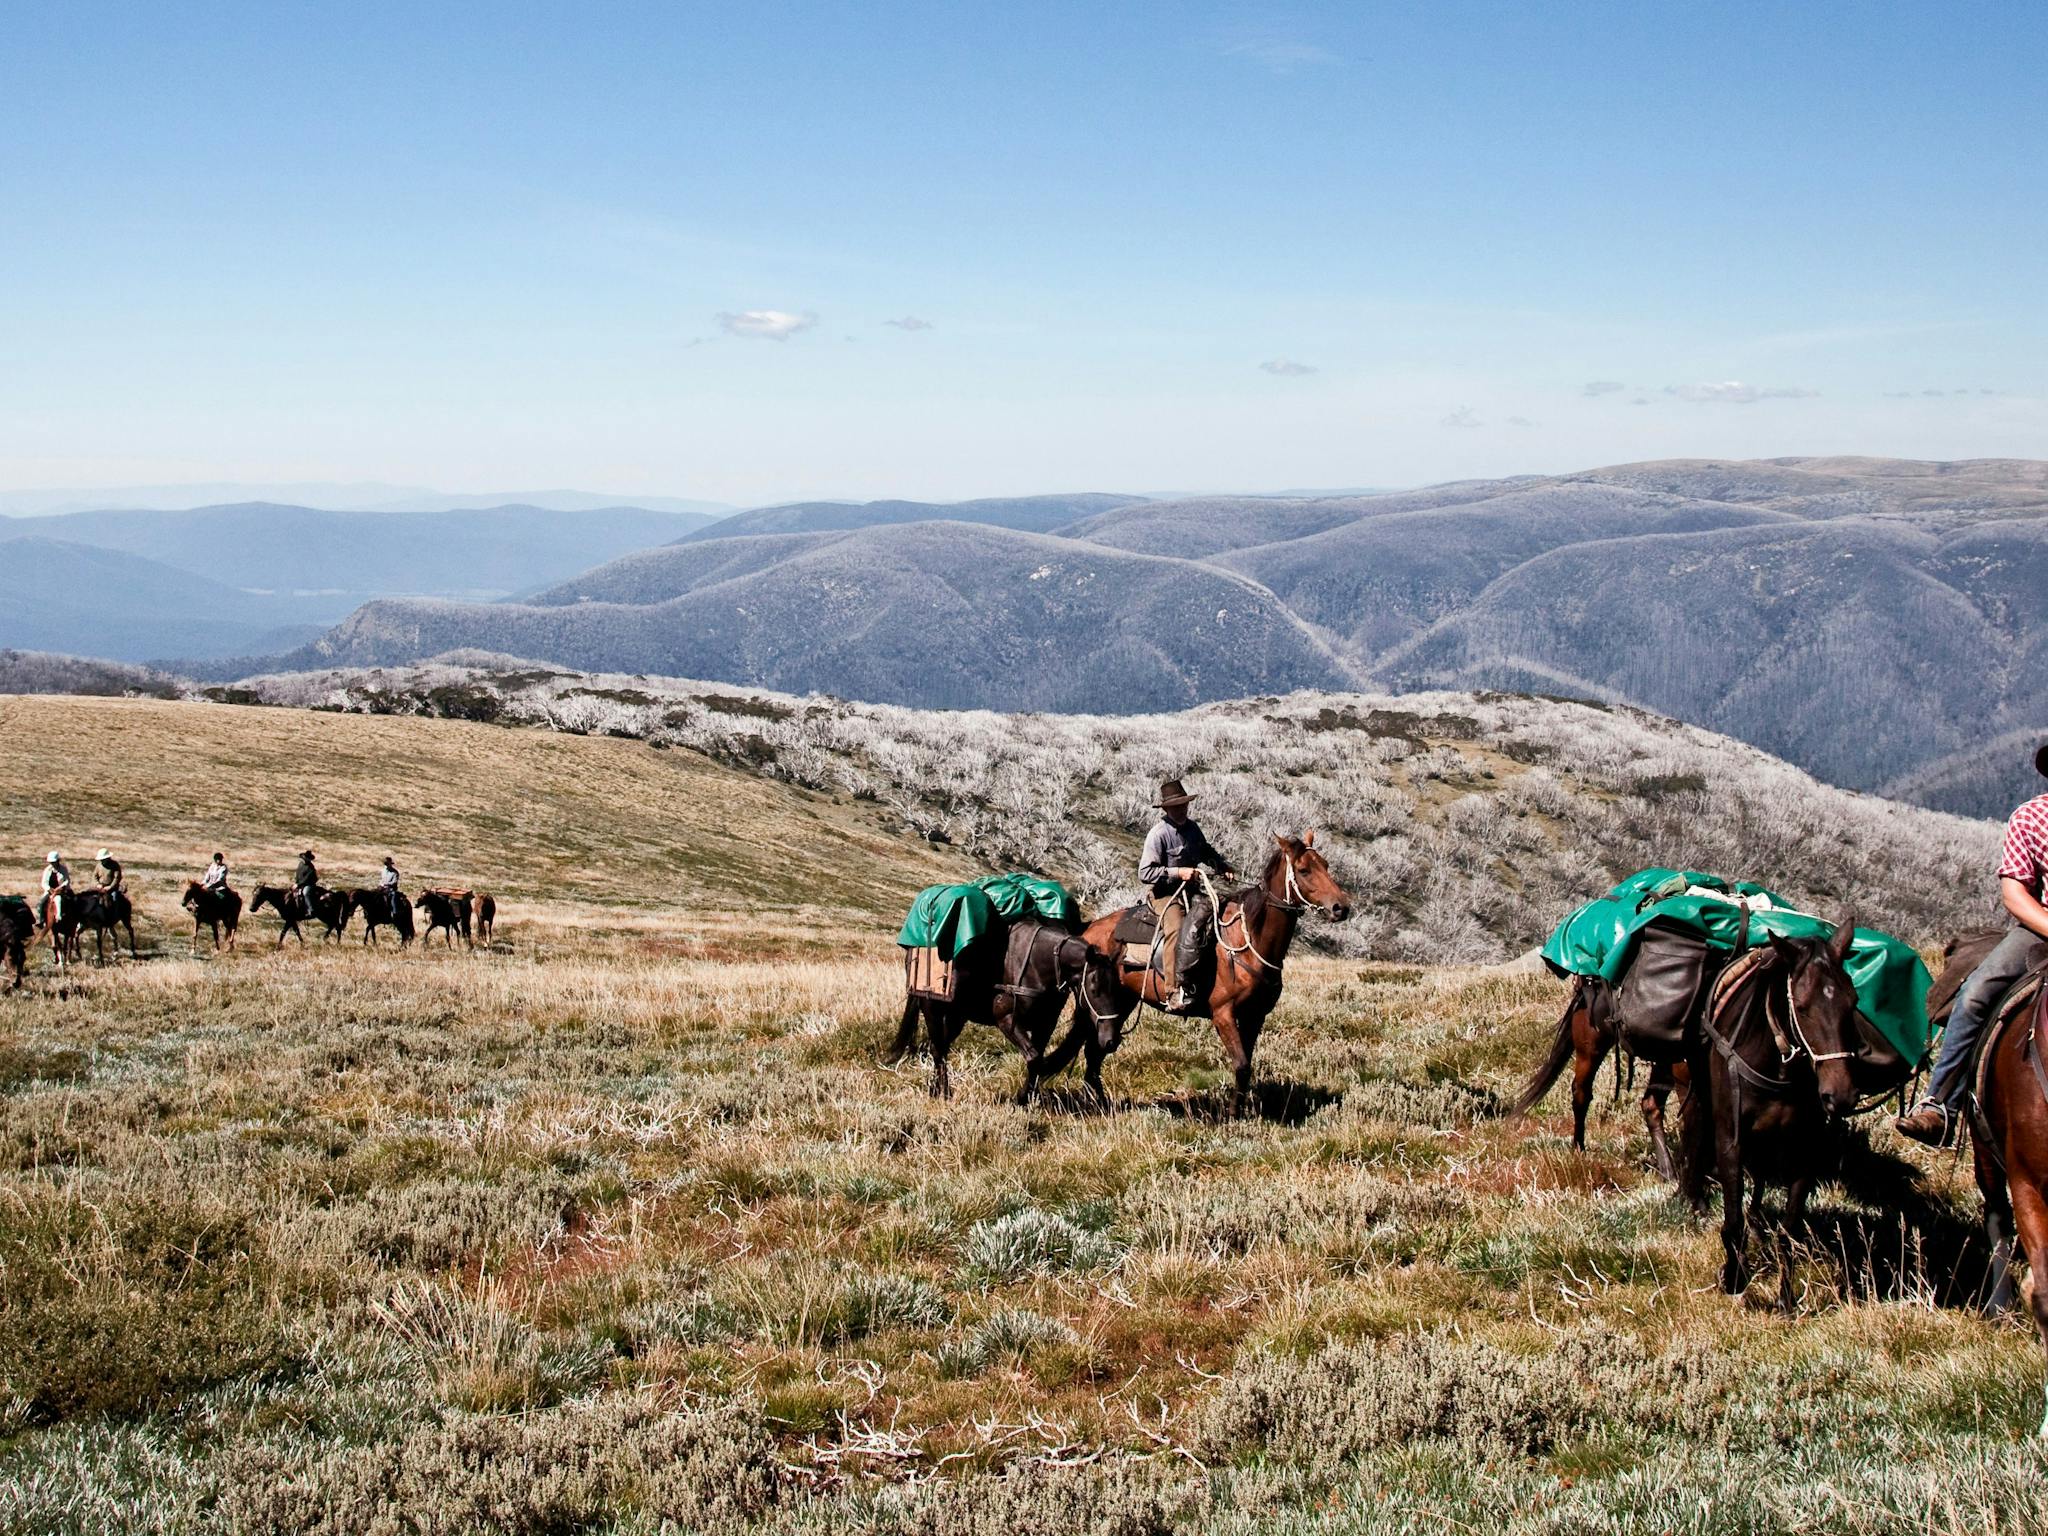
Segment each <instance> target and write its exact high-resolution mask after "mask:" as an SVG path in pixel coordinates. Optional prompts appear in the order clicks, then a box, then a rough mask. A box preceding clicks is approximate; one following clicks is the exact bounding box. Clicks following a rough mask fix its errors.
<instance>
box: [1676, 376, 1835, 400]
mask: <svg viewBox="0 0 2048 1536" xmlns="http://www.w3.org/2000/svg"><path fill="white" fill-rule="evenodd" d="M1664 393H1665V394H1667V395H1674V396H1676V397H1677V398H1678V399H1680V400H1690V401H1692V402H1693V403H1694V404H1695V405H1755V404H1756V403H1757V401H1759V400H1812V399H1814V398H1815V397H1817V396H1818V395H1819V394H1820V391H1819V390H1817V389H1798V388H1787V387H1783V386H1776V387H1766V386H1764V385H1761V384H1744V383H1741V382H1740V381H1738V380H1735V379H1729V380H1727V381H1726V382H1724V383H1720V384H1666V385H1665V386H1664Z"/></svg>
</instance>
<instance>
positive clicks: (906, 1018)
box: [882, 997, 918, 1067]
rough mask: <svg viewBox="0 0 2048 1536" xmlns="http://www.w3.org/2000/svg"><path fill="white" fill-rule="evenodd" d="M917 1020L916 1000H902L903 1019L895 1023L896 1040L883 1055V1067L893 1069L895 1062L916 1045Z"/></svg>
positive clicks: (892, 1041)
mask: <svg viewBox="0 0 2048 1536" xmlns="http://www.w3.org/2000/svg"><path fill="white" fill-rule="evenodd" d="M917 1020H918V1007H917V999H916V998H914V997H905V998H904V999H903V1017H902V1018H900V1019H898V1020H897V1021H896V1038H895V1039H894V1040H891V1041H890V1042H889V1049H888V1050H887V1051H886V1052H884V1053H883V1056H882V1065H883V1066H885V1067H893V1066H895V1065H896V1063H897V1062H899V1061H901V1060H902V1059H903V1058H904V1057H905V1056H908V1055H909V1054H910V1048H911V1047H912V1046H913V1045H915V1044H917Z"/></svg>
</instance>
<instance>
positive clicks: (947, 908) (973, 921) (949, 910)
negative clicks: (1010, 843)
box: [896, 873, 1081, 960]
mask: <svg viewBox="0 0 2048 1536" xmlns="http://www.w3.org/2000/svg"><path fill="white" fill-rule="evenodd" d="M1080 915H1081V908H1080V906H1079V904H1078V903H1077V902H1075V900H1074V898H1073V896H1072V895H1071V894H1070V893H1069V892H1068V890H1067V888H1066V887H1065V886H1063V885H1061V884H1060V883H1059V881H1057V880H1047V879H1045V878H1044V877H1042V876H1039V875H1024V874H1014V873H1013V874H1007V875H984V876H983V877H982V878H981V879H979V880H975V881H972V882H970V883H968V884H966V885H928V886H926V887H925V888H924V889H923V890H921V891H919V892H918V893H917V899H916V900H915V901H913V902H911V904H910V915H909V916H908V917H906V918H905V919H904V920H903V931H902V932H900V933H898V934H897V935H896V942H897V943H898V944H901V945H903V946H904V947H905V948H906V949H924V948H928V947H929V948H935V949H937V950H938V952H939V953H940V954H941V955H942V956H944V957H945V958H946V959H948V960H951V959H953V958H954V957H955V956H956V955H958V954H959V953H960V951H961V950H963V949H965V948H966V947H967V946H968V945H970V944H972V943H973V942H974V941H975V940H976V939H978V938H980V937H981V936H982V935H983V934H985V933H987V932H988V931H989V930H990V929H991V928H994V927H995V926H996V924H997V923H999V922H1007V921H1010V920H1012V919H1015V918H1020V917H1039V918H1044V919H1045V920H1046V921H1047V922H1050V923H1071V922H1074V921H1075V920H1077V919H1078V918H1079V917H1080Z"/></svg>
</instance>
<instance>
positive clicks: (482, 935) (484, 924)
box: [428, 885, 498, 949]
mask: <svg viewBox="0 0 2048 1536" xmlns="http://www.w3.org/2000/svg"><path fill="white" fill-rule="evenodd" d="M428 889H429V890H431V891H433V892H434V893H435V894H436V895H439V896H446V897H447V898H448V899H449V900H450V901H455V902H463V901H466V902H468V903H469V910H470V916H471V919H472V921H473V924H474V927H475V942H476V943H478V944H481V945H483V946H484V948H486V949H489V948H490V947H491V938H492V935H493V934H494V933H495V932H496V931H497V926H498V898H497V897H495V896H493V895H492V894H491V893H490V892H489V891H479V890H475V889H473V888H471V887H469V886H460V885H435V886H429V887H428ZM469 936H470V935H469V934H468V932H465V933H464V934H463V937H465V938H468V937H469Z"/></svg>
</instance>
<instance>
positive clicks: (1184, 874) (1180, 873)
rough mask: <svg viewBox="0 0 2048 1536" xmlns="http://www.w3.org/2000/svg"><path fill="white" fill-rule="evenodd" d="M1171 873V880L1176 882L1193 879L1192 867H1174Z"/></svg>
mask: <svg viewBox="0 0 2048 1536" xmlns="http://www.w3.org/2000/svg"><path fill="white" fill-rule="evenodd" d="M1172 873H1173V878H1174V879H1176V880H1192V879H1194V878H1195V870H1194V867H1193V866H1192V865H1188V864H1179V865H1176V866H1175V867H1174V869H1173V872H1172Z"/></svg>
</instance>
